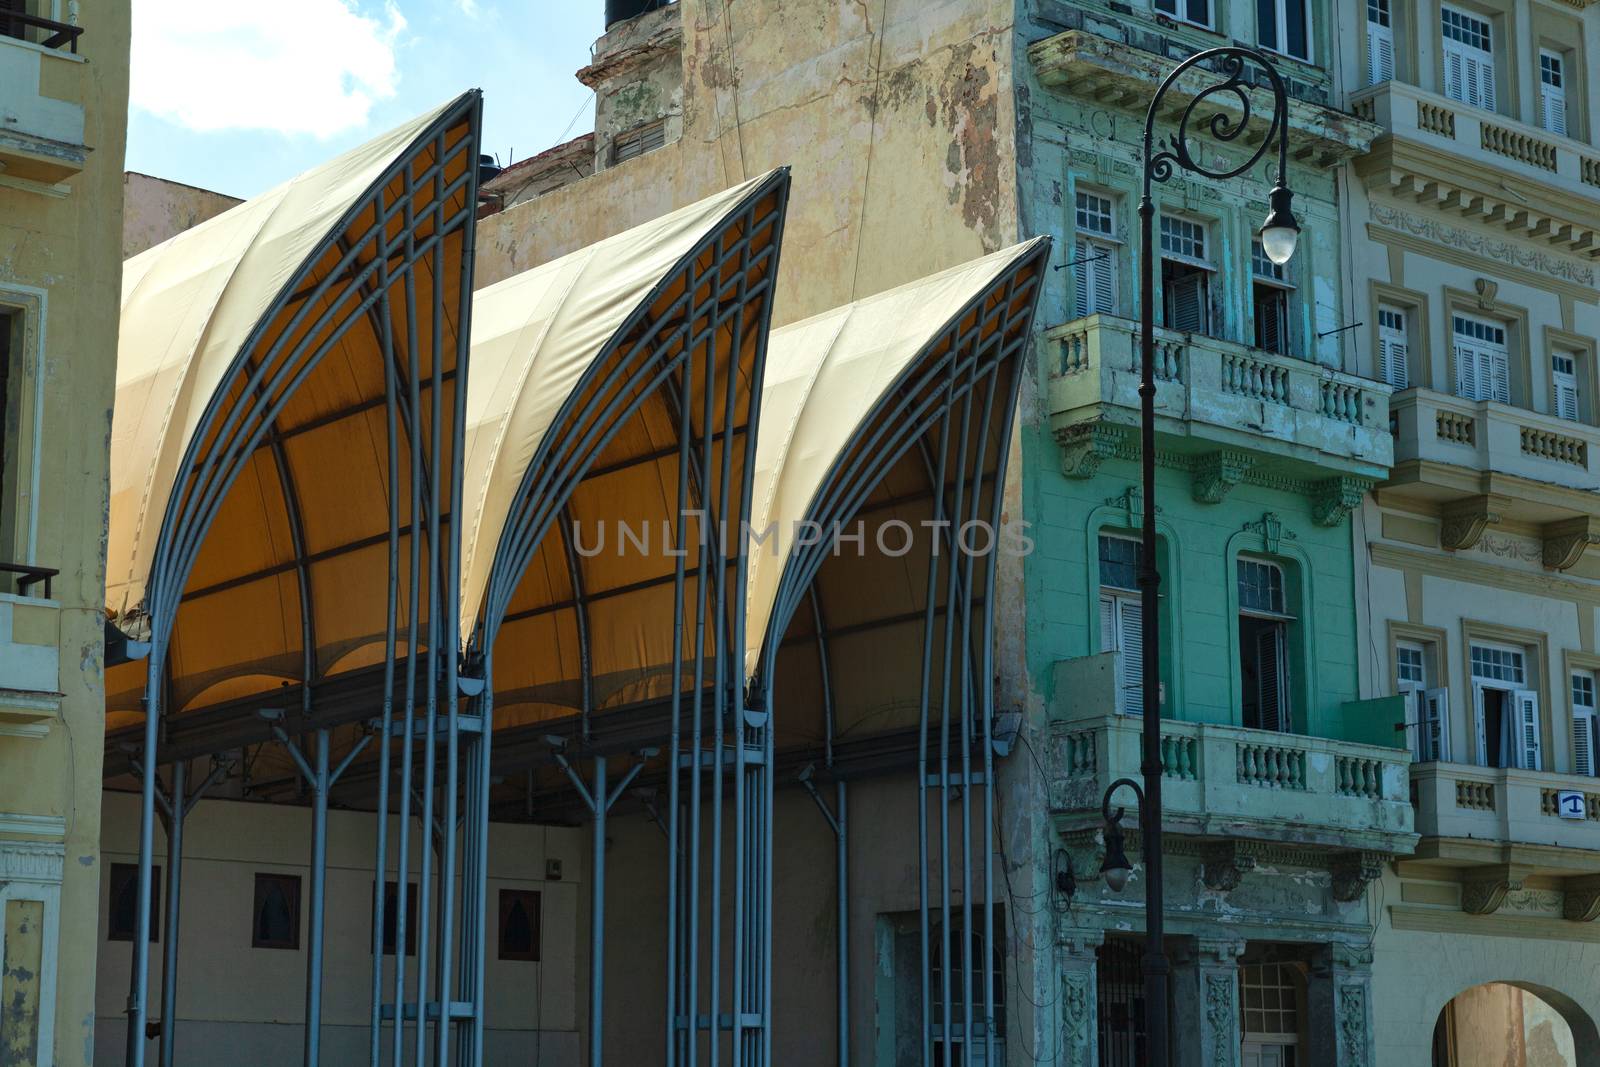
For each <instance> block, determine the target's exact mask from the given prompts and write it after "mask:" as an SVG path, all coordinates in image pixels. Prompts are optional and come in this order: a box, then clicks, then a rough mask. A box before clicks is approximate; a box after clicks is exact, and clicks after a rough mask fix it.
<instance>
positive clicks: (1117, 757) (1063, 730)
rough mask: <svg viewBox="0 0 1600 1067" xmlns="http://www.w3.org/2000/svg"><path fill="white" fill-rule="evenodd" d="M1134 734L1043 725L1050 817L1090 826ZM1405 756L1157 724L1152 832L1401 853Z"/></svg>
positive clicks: (1107, 724)
mask: <svg viewBox="0 0 1600 1067" xmlns="http://www.w3.org/2000/svg"><path fill="white" fill-rule="evenodd" d="M1142 728H1143V722H1142V720H1141V719H1140V718H1139V717H1137V716H1119V715H1108V716H1104V717H1100V718H1087V719H1077V720H1070V721H1057V722H1054V723H1052V742H1053V744H1052V755H1051V759H1052V761H1053V766H1052V767H1051V768H1050V774H1051V778H1052V783H1051V786H1052V789H1051V807H1052V808H1053V809H1054V810H1055V811H1056V812H1058V813H1069V812H1092V813H1094V814H1093V817H1094V818H1098V812H1099V808H1100V798H1101V795H1102V793H1103V792H1104V790H1105V787H1106V786H1108V785H1110V784H1111V783H1112V782H1113V781H1115V780H1116V779H1118V778H1121V777H1125V776H1131V777H1134V778H1137V777H1138V776H1139V773H1140V765H1141V763H1142V755H1143V751H1144V745H1143V740H1142V738H1141V736H1140V731H1141V730H1142ZM1407 758H1408V757H1407V754H1406V753H1405V751H1403V750H1401V749H1391V748H1381V747H1378V746H1375V745H1362V744H1355V743H1352V742H1347V741H1335V740H1331V739H1328V738H1321V737H1302V736H1299V735H1296V734H1284V733H1276V732H1271V731H1265V730H1250V729H1245V728H1243V727H1238V726H1219V725H1212V724H1208V723H1191V722H1178V721H1170V722H1166V723H1163V725H1162V730H1161V768H1162V824H1163V826H1167V827H1170V828H1171V829H1172V830H1173V831H1174V832H1177V833H1180V834H1183V833H1190V834H1195V835H1201V836H1210V835H1214V834H1217V833H1218V832H1219V830H1221V828H1224V827H1225V828H1226V834H1227V836H1231V837H1244V838H1257V839H1261V840H1269V841H1279V842H1285V843H1289V842H1298V843H1303V844H1311V845H1324V846H1333V847H1339V848H1357V849H1370V850H1377V851H1385V852H1397V851H1398V852H1409V851H1410V843H1411V841H1412V837H1411V835H1412V809H1411V804H1410V802H1409V793H1408V791H1407V779H1406V770H1407ZM1597 829H1600V828H1597Z"/></svg>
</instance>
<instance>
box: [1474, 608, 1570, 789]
mask: <svg viewBox="0 0 1600 1067" xmlns="http://www.w3.org/2000/svg"><path fill="white" fill-rule="evenodd" d="M1463 630H1464V634H1463V636H1464V638H1465V641H1466V645H1467V658H1466V662H1465V664H1464V665H1463V669H1464V670H1465V671H1466V674H1467V682H1468V687H1469V693H1470V695H1471V697H1472V710H1471V713H1470V714H1471V719H1470V722H1471V725H1472V729H1473V734H1474V736H1475V750H1476V751H1475V757H1476V764H1477V766H1480V767H1484V768H1488V769H1520V770H1542V769H1543V768H1544V765H1545V763H1547V762H1548V756H1547V753H1548V752H1549V738H1548V737H1547V735H1546V732H1547V731H1548V730H1549V728H1550V716H1549V714H1548V713H1547V711H1546V710H1545V705H1546V703H1547V702H1546V701H1545V700H1544V699H1542V694H1543V693H1544V692H1545V689H1546V687H1545V686H1542V685H1541V684H1540V683H1541V681H1543V678H1542V671H1541V664H1542V663H1543V660H1544V644H1543V642H1542V640H1533V641H1530V640H1524V639H1523V638H1521V637H1520V636H1519V635H1518V634H1516V633H1513V632H1510V631H1504V630H1500V629H1497V628H1493V627H1487V628H1485V627H1472V626H1470V625H1469V626H1464V627H1463ZM1477 649H1483V650H1484V651H1487V652H1493V653H1498V654H1504V655H1515V656H1518V657H1520V658H1521V666H1522V676H1521V678H1520V680H1519V679H1512V678H1502V677H1497V676H1496V675H1494V674H1489V673H1482V674H1480V673H1479V670H1478V667H1477V664H1476V659H1477V657H1475V656H1474V652H1475V651H1476V650H1477ZM1494 669H1495V670H1501V669H1504V668H1503V667H1501V666H1499V665H1497V666H1496V667H1495V668H1494ZM1491 689H1492V690H1496V691H1498V692H1500V693H1502V694H1504V699H1506V700H1507V701H1508V702H1509V703H1510V705H1511V713H1512V714H1513V715H1518V714H1520V709H1518V708H1517V707H1516V704H1517V702H1518V701H1519V700H1520V699H1521V698H1522V697H1523V695H1530V696H1531V697H1532V699H1533V701H1534V704H1535V708H1536V714H1537V716H1538V735H1537V743H1536V746H1535V750H1534V753H1535V758H1534V762H1535V766H1533V767H1526V766H1524V765H1523V760H1524V757H1525V755H1526V753H1525V751H1524V749H1523V746H1522V745H1520V744H1518V745H1516V746H1515V751H1514V753H1513V755H1512V760H1513V762H1511V763H1509V764H1508V765H1507V767H1505V768H1499V767H1496V766H1495V765H1493V764H1491V763H1490V762H1489V747H1490V740H1489V724H1488V714H1487V707H1486V705H1485V702H1484V693H1485V692H1486V691H1488V690H1491ZM1513 728H1515V720H1513ZM1501 758H1502V759H1505V758H1506V755H1505V753H1502V754H1501Z"/></svg>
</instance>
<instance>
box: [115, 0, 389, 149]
mask: <svg viewBox="0 0 1600 1067" xmlns="http://www.w3.org/2000/svg"><path fill="white" fill-rule="evenodd" d="M405 27H406V20H405V17H404V16H402V15H401V14H400V11H399V9H397V8H396V7H395V6H394V4H393V2H392V0H391V2H389V3H388V4H387V6H386V7H385V8H384V9H383V11H382V13H381V14H379V15H376V16H369V15H365V14H362V13H361V12H360V11H359V10H358V9H357V8H356V7H355V4H354V3H353V2H352V0H273V2H271V3H265V2H260V0H226V2H224V3H218V2H217V0H134V5H133V63H132V73H131V86H130V96H131V99H130V103H131V104H132V106H134V107H136V108H140V109H142V110H144V111H148V112H150V113H151V114H153V115H158V116H160V117H162V118H165V119H169V120H171V121H173V122H176V123H177V124H179V125H181V126H184V127H187V128H188V129H191V130H198V131H203V132H206V131H214V130H272V131H275V132H278V133H286V134H298V133H309V134H312V135H314V136H317V137H330V136H332V135H334V134H336V133H340V132H342V131H344V130H348V129H352V128H360V127H362V126H365V125H366V123H367V116H368V113H369V112H370V111H371V109H372V105H373V104H374V103H376V102H377V101H380V100H385V99H388V98H389V97H392V96H394V94H395V84H396V82H397V81H398V72H397V71H396V69H395V45H396V42H397V40H398V38H399V37H400V35H401V33H402V32H404V30H405Z"/></svg>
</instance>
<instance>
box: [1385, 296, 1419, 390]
mask: <svg viewBox="0 0 1600 1067" xmlns="http://www.w3.org/2000/svg"><path fill="white" fill-rule="evenodd" d="M1378 373H1379V374H1380V375H1381V376H1382V377H1383V380H1384V381H1385V382H1387V383H1388V384H1389V385H1391V386H1393V387H1394V388H1396V389H1404V388H1406V387H1407V386H1409V385H1410V384H1411V370H1410V344H1409V341H1408V339H1407V335H1406V313H1405V312H1404V311H1401V310H1400V309H1399V308H1392V307H1380V308H1379V309H1378Z"/></svg>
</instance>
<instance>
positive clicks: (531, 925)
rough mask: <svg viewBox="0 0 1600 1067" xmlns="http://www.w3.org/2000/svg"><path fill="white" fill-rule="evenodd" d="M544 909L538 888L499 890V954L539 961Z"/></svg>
mask: <svg viewBox="0 0 1600 1067" xmlns="http://www.w3.org/2000/svg"><path fill="white" fill-rule="evenodd" d="M541 930H542V922H541V913H540V909H539V891H538V890H537V889H502V890H500V958H501V959H503V960H524V961H526V962H529V963H538V962H539V947H540V943H541V936H540V935H541Z"/></svg>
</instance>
